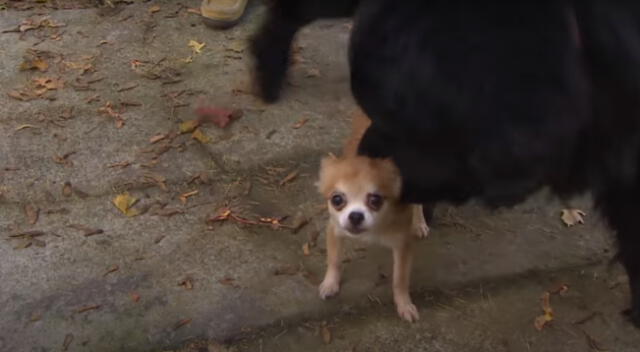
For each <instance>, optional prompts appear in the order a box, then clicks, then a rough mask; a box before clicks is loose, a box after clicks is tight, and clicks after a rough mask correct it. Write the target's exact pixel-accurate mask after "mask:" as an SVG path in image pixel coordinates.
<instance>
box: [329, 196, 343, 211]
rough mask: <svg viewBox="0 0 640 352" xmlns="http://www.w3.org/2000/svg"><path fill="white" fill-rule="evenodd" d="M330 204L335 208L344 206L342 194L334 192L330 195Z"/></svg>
mask: <svg viewBox="0 0 640 352" xmlns="http://www.w3.org/2000/svg"><path fill="white" fill-rule="evenodd" d="M330 201H331V205H333V207H334V208H336V209H338V210H339V209H341V208H342V207H344V205H345V203H346V201H345V199H344V196H343V195H342V194H334V195H332V196H331V200H330Z"/></svg>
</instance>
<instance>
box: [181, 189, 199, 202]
mask: <svg viewBox="0 0 640 352" xmlns="http://www.w3.org/2000/svg"><path fill="white" fill-rule="evenodd" d="M196 194H198V191H197V190H195V191H191V192H187V193H183V194H181V195H180V202H182V204H187V200H188V199H189V197H193V196H195V195H196Z"/></svg>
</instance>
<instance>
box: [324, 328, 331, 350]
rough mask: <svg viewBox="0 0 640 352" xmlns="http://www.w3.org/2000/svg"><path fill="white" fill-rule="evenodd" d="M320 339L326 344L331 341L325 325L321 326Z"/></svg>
mask: <svg viewBox="0 0 640 352" xmlns="http://www.w3.org/2000/svg"><path fill="white" fill-rule="evenodd" d="M322 341H324V343H325V344H326V345H328V344H330V343H331V331H329V328H328V327H327V326H326V325H325V326H323V327H322Z"/></svg>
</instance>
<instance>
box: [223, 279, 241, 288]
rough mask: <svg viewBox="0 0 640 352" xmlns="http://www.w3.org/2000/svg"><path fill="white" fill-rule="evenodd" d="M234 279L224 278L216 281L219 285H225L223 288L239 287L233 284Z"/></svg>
mask: <svg viewBox="0 0 640 352" xmlns="http://www.w3.org/2000/svg"><path fill="white" fill-rule="evenodd" d="M235 281H236V279H234V278H232V277H229V276H226V277H224V278H223V279H220V280H218V282H219V283H221V284H223V285H225V286H231V287H240V286H239V285H238V284H236V283H235Z"/></svg>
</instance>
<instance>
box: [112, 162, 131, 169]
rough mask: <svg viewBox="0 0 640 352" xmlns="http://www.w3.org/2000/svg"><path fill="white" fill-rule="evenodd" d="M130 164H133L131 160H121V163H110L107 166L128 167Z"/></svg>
mask: <svg viewBox="0 0 640 352" xmlns="http://www.w3.org/2000/svg"><path fill="white" fill-rule="evenodd" d="M129 165H131V162H129V161H121V162H119V163H113V164H109V165H107V167H108V168H114V167H119V168H122V169H124V168H125V167H127V166H129Z"/></svg>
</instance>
